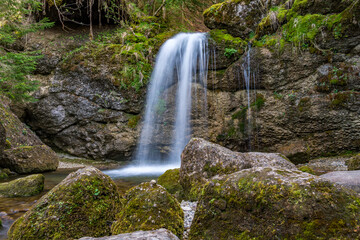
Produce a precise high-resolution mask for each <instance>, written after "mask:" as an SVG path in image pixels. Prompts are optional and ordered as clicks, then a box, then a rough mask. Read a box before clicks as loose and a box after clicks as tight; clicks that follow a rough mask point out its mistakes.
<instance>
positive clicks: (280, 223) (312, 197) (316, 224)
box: [189, 167, 360, 239]
mask: <svg viewBox="0 0 360 240" xmlns="http://www.w3.org/2000/svg"><path fill="white" fill-rule="evenodd" d="M359 210H360V199H359V198H358V196H357V195H356V194H355V193H354V192H352V191H350V190H347V189H345V188H342V187H341V186H340V185H337V184H332V183H330V182H328V181H326V180H323V179H321V178H319V177H316V176H313V175H310V174H307V173H303V172H300V171H296V170H295V171H294V170H289V169H279V168H268V167H257V168H251V169H245V170H242V171H239V172H236V173H233V174H231V175H226V176H223V177H221V178H217V179H214V180H213V181H212V182H210V183H208V184H207V185H206V187H205V188H204V190H203V194H202V195H201V197H200V200H199V203H198V207H197V210H196V213H195V218H194V221H193V224H192V227H191V230H190V236H189V239H252V238H264V239H318V238H323V239H356V238H359V236H360V235H359V225H358V222H359V220H360V215H359V214H358V213H359Z"/></svg>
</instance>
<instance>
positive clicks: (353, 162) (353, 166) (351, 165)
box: [345, 154, 360, 171]
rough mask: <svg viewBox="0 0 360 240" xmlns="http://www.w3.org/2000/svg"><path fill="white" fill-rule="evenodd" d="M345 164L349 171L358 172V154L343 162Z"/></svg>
mask: <svg viewBox="0 0 360 240" xmlns="http://www.w3.org/2000/svg"><path fill="white" fill-rule="evenodd" d="M345 164H346V166H347V167H348V170H349V171H352V170H360V154H358V155H356V156H354V157H352V158H350V159H349V160H347V161H345Z"/></svg>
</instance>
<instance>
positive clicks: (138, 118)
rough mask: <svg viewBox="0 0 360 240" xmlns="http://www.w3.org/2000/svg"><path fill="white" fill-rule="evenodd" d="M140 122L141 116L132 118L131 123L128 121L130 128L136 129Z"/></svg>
mask: <svg viewBox="0 0 360 240" xmlns="http://www.w3.org/2000/svg"><path fill="white" fill-rule="evenodd" d="M139 120H140V116H139V115H136V116H132V117H130V118H129V121H128V126H129V127H130V128H136V126H137V125H138V122H139Z"/></svg>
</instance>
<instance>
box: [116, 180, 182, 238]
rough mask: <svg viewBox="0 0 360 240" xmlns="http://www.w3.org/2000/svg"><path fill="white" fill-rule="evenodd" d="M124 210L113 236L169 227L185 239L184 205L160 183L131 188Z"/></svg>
mask: <svg viewBox="0 0 360 240" xmlns="http://www.w3.org/2000/svg"><path fill="white" fill-rule="evenodd" d="M122 203H123V208H122V209H121V211H120V212H119V213H118V214H117V215H116V221H115V222H114V223H113V225H112V226H111V232H112V234H113V235H116V234H121V233H126V232H132V231H139V230H143V231H148V230H156V229H159V228H166V229H168V230H170V231H171V232H172V233H174V234H175V235H176V236H178V237H179V238H181V236H182V234H183V231H184V213H183V211H182V209H181V207H180V203H179V202H178V201H177V200H176V199H175V198H174V197H173V196H172V195H171V194H170V193H168V192H167V191H166V190H165V188H163V187H162V186H160V185H157V184H156V183H150V182H147V183H142V184H140V185H138V186H136V187H134V188H132V189H130V190H129V191H128V192H127V193H126V194H125V196H124V197H123V199H122Z"/></svg>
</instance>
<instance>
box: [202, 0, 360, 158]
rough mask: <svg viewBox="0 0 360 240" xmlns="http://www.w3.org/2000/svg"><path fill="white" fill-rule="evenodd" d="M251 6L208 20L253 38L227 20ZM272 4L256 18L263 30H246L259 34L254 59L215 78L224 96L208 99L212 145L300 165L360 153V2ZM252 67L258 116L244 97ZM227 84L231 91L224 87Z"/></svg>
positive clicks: (210, 13) (221, 9) (241, 4)
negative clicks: (323, 157)
mask: <svg viewBox="0 0 360 240" xmlns="http://www.w3.org/2000/svg"><path fill="white" fill-rule="evenodd" d="M252 2H253V1H250V2H249V3H247V2H246V1H228V2H226V3H223V4H218V5H216V6H213V7H211V8H209V9H208V10H206V11H205V13H204V15H205V23H206V24H207V26H208V27H209V28H218V27H220V28H226V29H229V32H230V33H232V34H234V35H235V36H241V37H244V38H245V37H249V35H247V31H245V30H243V27H242V26H241V25H239V26H237V25H234V24H231V23H232V22H229V21H228V20H227V19H228V18H229V19H233V20H234V19H235V20H236V19H237V18H241V17H243V15H241V14H240V13H238V12H236V11H230V10H229V9H230V8H229V6H232V8H241V9H247V8H250V7H252V5H253V3H252ZM254 2H255V1H254ZM266 2H267V3H268V4H270V5H264V6H263V7H262V8H261V10H262V11H261V12H260V13H259V12H254V13H253V14H255V15H256V16H255V17H253V18H252V19H254V20H255V21H256V22H255V23H254V24H252V25H247V26H248V28H249V29H250V30H251V31H252V32H253V33H252V34H250V37H249V40H250V41H251V42H252V48H251V49H250V50H249V51H250V52H249V53H246V54H243V56H242V57H240V58H239V59H238V60H236V61H234V62H233V63H232V64H229V65H228V66H227V67H225V68H224V66H220V67H217V69H216V71H215V72H214V73H213V75H214V76H215V80H213V79H211V82H212V83H215V84H214V85H213V86H214V88H217V91H215V92H212V93H211V91H210V93H209V94H210V97H209V99H210V101H209V107H210V111H209V116H210V119H209V120H210V122H211V124H210V126H211V127H210V129H211V132H210V139H211V140H212V141H216V142H218V143H221V144H222V145H225V146H227V147H229V148H231V149H234V150H238V151H247V150H250V149H251V150H259V151H275V152H281V153H284V154H285V155H287V156H289V157H290V158H292V159H293V160H295V161H299V162H301V161H306V160H307V159H308V158H309V157H315V156H319V155H324V154H325V155H326V154H334V153H341V152H345V151H359V147H360V131H359V123H360V105H359V104H360V93H359V90H360V75H359V72H360V57H359V49H360V45H358V44H359V38H360V28H359V20H360V19H359V9H360V7H359V3H358V1H354V2H348V3H346V4H345V3H344V2H341V1H340V2H341V3H337V2H339V1H335V0H334V1H329V2H330V3H329V5H327V7H326V8H323V7H322V6H321V4H320V3H318V2H316V1H294V2H293V3H290V2H289V1H288V2H285V3H284V4H281V2H277V3H276V4H275V5H274V3H273V2H272V1H270V2H268V1H266ZM319 4H320V5H319ZM327 4H328V1H327ZM242 14H244V12H242ZM247 17H251V14H250V13H249V14H248V16H247ZM214 31H218V30H216V29H215V30H212V32H214ZM248 49H249V48H248ZM241 51H242V50H238V52H241ZM216 57H217V58H219V59H221V58H223V56H216ZM249 60H250V66H251V74H254V75H252V76H251V83H252V87H251V88H252V89H253V90H251V91H250V92H251V96H252V97H251V100H250V103H251V107H250V109H251V111H249V109H248V103H247V96H246V91H244V90H242V89H244V86H245V84H244V71H245V70H246V69H245V66H246V65H244V62H245V61H249ZM220 65H221V64H220ZM210 75H211V74H210ZM219 79H221V80H220V81H219ZM224 80H225V81H226V83H227V84H226V86H233V87H231V90H230V89H229V88H227V87H226V86H220V84H219V83H220V82H224ZM236 86H238V87H236Z"/></svg>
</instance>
